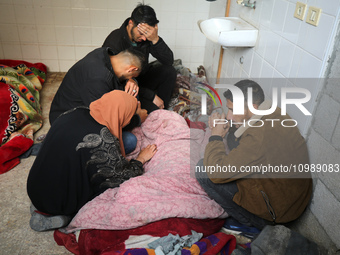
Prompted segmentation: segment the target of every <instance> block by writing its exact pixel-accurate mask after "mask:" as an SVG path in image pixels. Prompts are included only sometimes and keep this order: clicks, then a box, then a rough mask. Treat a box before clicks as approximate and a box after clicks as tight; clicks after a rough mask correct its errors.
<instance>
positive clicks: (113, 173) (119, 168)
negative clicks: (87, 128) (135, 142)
mask: <svg viewBox="0 0 340 255" xmlns="http://www.w3.org/2000/svg"><path fill="white" fill-rule="evenodd" d="M82 148H92V150H90V154H91V157H90V159H89V160H88V161H87V162H86V166H89V165H93V164H95V165H96V168H97V169H98V170H97V172H96V173H95V174H93V175H92V177H91V182H93V183H100V184H99V189H100V190H104V189H107V188H115V187H118V186H119V185H120V184H121V183H123V182H124V181H126V180H128V179H130V178H131V177H135V176H138V175H141V174H143V165H142V163H141V162H140V161H137V160H131V161H130V163H129V164H128V162H127V161H126V160H125V158H124V157H123V155H122V154H121V152H120V145H119V140H118V138H117V137H115V136H114V135H112V134H111V133H110V131H109V129H108V128H107V127H103V128H102V129H101V130H100V134H88V135H86V136H85V137H84V139H83V141H82V142H81V143H79V144H78V146H77V147H76V151H78V150H79V149H82Z"/></svg>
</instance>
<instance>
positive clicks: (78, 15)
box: [72, 8, 91, 26]
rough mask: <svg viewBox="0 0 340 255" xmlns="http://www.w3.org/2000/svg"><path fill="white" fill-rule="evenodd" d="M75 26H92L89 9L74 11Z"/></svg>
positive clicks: (73, 20)
mask: <svg viewBox="0 0 340 255" xmlns="http://www.w3.org/2000/svg"><path fill="white" fill-rule="evenodd" d="M72 25H73V26H91V19H90V11H89V9H80V8H79V9H72Z"/></svg>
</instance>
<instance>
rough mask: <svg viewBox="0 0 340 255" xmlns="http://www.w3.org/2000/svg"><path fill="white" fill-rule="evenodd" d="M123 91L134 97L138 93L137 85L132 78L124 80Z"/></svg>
mask: <svg viewBox="0 0 340 255" xmlns="http://www.w3.org/2000/svg"><path fill="white" fill-rule="evenodd" d="M125 92H126V93H128V94H129V95H131V96H134V97H136V96H137V95H138V92H139V87H138V84H137V82H136V81H135V80H134V79H129V80H128V81H127V82H126V85H125Z"/></svg>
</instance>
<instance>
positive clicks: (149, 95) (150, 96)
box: [139, 87, 156, 102]
mask: <svg viewBox="0 0 340 255" xmlns="http://www.w3.org/2000/svg"><path fill="white" fill-rule="evenodd" d="M155 95H156V93H155V92H154V91H152V90H151V89H148V88H144V87H139V96H140V97H143V98H145V99H147V100H148V101H151V102H152V101H153V100H154V98H155Z"/></svg>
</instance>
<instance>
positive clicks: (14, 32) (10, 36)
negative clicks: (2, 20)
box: [0, 24, 20, 42]
mask: <svg viewBox="0 0 340 255" xmlns="http://www.w3.org/2000/svg"><path fill="white" fill-rule="evenodd" d="M0 31H1V35H0V40H1V41H2V42H19V41H20V40H19V32H18V27H17V25H16V24H0Z"/></svg>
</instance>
